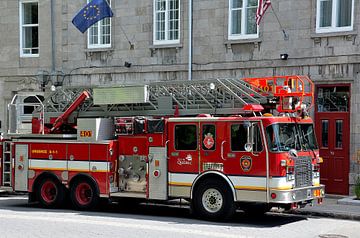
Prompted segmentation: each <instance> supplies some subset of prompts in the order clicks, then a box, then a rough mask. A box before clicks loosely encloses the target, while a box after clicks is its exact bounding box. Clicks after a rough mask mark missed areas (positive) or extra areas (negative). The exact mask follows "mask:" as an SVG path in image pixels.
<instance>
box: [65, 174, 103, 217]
mask: <svg viewBox="0 0 360 238" xmlns="http://www.w3.org/2000/svg"><path fill="white" fill-rule="evenodd" d="M70 197H71V201H72V204H73V205H74V207H75V208H76V209H78V210H86V209H92V208H94V207H95V206H96V205H97V204H98V202H99V193H98V191H97V189H96V187H95V185H94V183H93V182H90V181H89V179H79V180H77V181H75V182H74V184H73V185H72V186H71V190H70Z"/></svg>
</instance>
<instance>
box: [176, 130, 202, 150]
mask: <svg viewBox="0 0 360 238" xmlns="http://www.w3.org/2000/svg"><path fill="white" fill-rule="evenodd" d="M197 144H198V142H197V127H196V125H176V126H175V149H176V150H196V149H197Z"/></svg>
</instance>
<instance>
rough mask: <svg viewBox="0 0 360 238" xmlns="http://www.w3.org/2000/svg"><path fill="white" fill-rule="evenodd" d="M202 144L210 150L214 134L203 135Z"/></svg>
mask: <svg viewBox="0 0 360 238" xmlns="http://www.w3.org/2000/svg"><path fill="white" fill-rule="evenodd" d="M203 143H204V146H205V148H206V149H208V150H210V149H211V148H213V146H214V143H215V141H214V136H213V135H212V134H210V133H208V134H206V135H205V138H204V140H203Z"/></svg>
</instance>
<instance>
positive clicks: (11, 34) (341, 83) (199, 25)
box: [0, 0, 360, 194]
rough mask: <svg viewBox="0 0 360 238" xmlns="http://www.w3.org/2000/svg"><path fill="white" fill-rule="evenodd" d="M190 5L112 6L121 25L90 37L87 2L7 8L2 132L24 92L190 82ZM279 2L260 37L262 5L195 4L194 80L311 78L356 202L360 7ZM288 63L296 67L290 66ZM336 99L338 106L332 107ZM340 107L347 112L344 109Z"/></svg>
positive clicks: (133, 1) (185, 0) (24, 2)
mask: <svg viewBox="0 0 360 238" xmlns="http://www.w3.org/2000/svg"><path fill="white" fill-rule="evenodd" d="M189 1H190V0H110V5H111V8H112V10H113V12H114V17H113V18H111V20H107V21H106V22H103V23H99V24H102V25H99V24H97V27H98V28H93V29H90V30H89V31H88V32H86V33H85V34H82V33H80V32H79V31H78V30H77V29H76V28H75V27H74V26H73V24H72V23H71V20H72V18H73V17H74V16H75V15H76V13H77V12H78V11H79V10H80V9H81V8H82V7H83V6H84V5H85V4H86V0H79V1H68V0H62V1H60V0H2V1H0V32H1V34H0V42H1V44H0V53H1V57H0V121H1V122H2V123H1V130H2V131H3V132H4V133H6V131H7V129H8V128H7V120H8V115H7V104H8V103H9V102H10V101H11V99H12V97H13V96H14V95H15V94H16V93H18V92H38V93H39V94H41V92H42V87H43V86H44V85H45V86H49V85H51V84H53V85H54V84H55V85H58V84H63V85H71V86H80V85H122V84H138V83H146V82H148V81H161V80H163V81H167V80H188V79H189V72H188V70H189V52H190V51H189V43H190V40H189V32H190V31H189V19H190V18H189ZM271 2H272V8H269V9H268V11H267V13H266V14H265V16H264V18H263V19H262V22H261V24H260V26H259V28H256V25H254V21H255V20H254V16H255V11H256V6H257V0H255V1H253V0H220V1H219V0H192V41H191V43H192V54H191V56H192V64H191V66H192V80H198V79H208V78H219V77H220V78H224V77H227V78H241V77H258V76H273V75H293V74H299V75H308V76H310V77H311V79H312V80H313V81H314V82H315V84H316V85H318V88H317V90H318V94H317V95H318V98H320V99H319V100H320V101H318V102H319V103H320V104H322V106H324V107H321V108H319V107H318V108H317V110H316V111H315V112H314V115H315V118H317V119H318V120H321V122H317V123H318V124H317V125H319V126H320V125H321V126H325V127H326V126H327V127H326V128H327V129H326V128H325V129H326V130H325V129H324V128H322V129H321V130H319V131H320V132H319V133H318V139H319V137H321V143H323V144H325V145H324V146H325V147H324V148H325V149H324V151H325V152H326V148H327V143H328V141H326V139H325V137H326V136H328V139H327V140H332V138H333V137H334V138H335V142H334V143H333V144H334V145H335V144H336V145H335V146H334V148H335V153H336V149H339V148H340V147H342V146H343V144H342V143H344V144H347V145H349V148H348V149H347V151H345V152H344V153H343V155H344V156H345V157H346V158H345V161H346V162H344V161H342V160H339V161H338V163H337V164H336V163H335V162H334V164H333V165H332V166H330V165H329V166H330V167H331V168H330V169H329V171H328V172H329V173H333V174H338V171H337V169H339V168H340V167H338V165H341V164H343V165H344V166H345V167H344V168H343V169H342V170H343V171H345V172H346V176H345V177H346V178H345V177H343V178H342V179H343V182H344V183H345V186H346V187H347V189H344V190H342V191H336V189H335V190H334V193H342V194H347V193H349V192H350V193H351V189H352V185H353V184H354V178H355V177H356V175H357V174H359V173H360V166H359V163H360V142H359V141H360V120H359V119H360V115H359V112H360V85H359V84H360V83H359V80H360V76H359V72H360V47H359V45H360V39H359V37H358V35H359V28H360V3H359V1H357V0H346V1H341V2H342V3H340V1H339V0H333V1H330V0H272V1H271ZM254 7H255V8H254ZM254 9H255V10H254ZM279 23H280V24H279ZM282 29H284V31H285V34H284V32H282ZM90 32H91V33H90ZM89 34H91V36H89ZM91 37H92V38H91ZM89 38H91V39H89ZM281 54H286V55H287V56H288V58H287V60H282V59H280V55H281ZM125 62H127V63H130V64H131V65H130V64H127V65H126V66H127V67H126V66H125ZM129 66H130V67H129ZM324 98H325V99H324ZM326 98H329V99H328V100H327V99H326ZM331 99H332V101H336V102H334V103H333V104H334V105H332V104H331V103H330V104H331V105H330V104H329V102H328V103H324V100H325V101H326V100H327V101H331ZM321 100H322V101H321ZM341 100H344V101H345V102H344V103H342V102H341ZM346 100H348V101H349V105H347V101H346ZM339 105H343V106H344V105H345V109H344V108H342V109H337V108H338V106H339ZM324 108H326V109H324ZM334 108H335V109H334ZM337 110H339V111H340V112H342V113H345V114H346V115H345V119H344V121H343V123H344V124H339V123H338V122H339V120H337V122H335V124H336V125H335V127H336V128H335V127H334V128H335V129H334V128H333V129H331V128H330V127H329V125H327V124H326V123H330V122H331V120H332V119H334V116H332V115H336V111H337ZM320 112H328V113H329V115H327V114H326V113H325V114H324V115H322V114H321V113H320ZM319 113H320V114H319ZM331 113H333V114H331ZM324 116H325V117H324ZM326 116H329V119H326ZM346 116H349V119H347V118H346ZM324 118H325V119H324ZM335 119H336V118H335ZM341 120H342V119H341ZM346 125H349V127H348V128H349V130H348V131H345V129H346V128H347V127H346ZM323 131H328V134H324V133H322V132H323ZM324 136H325V137H324ZM345 136H348V137H349V142H347V141H346V140H345V139H343V137H345ZM325 142H326V143H325ZM329 143H330V142H329ZM321 146H322V145H321ZM328 146H330V145H328ZM339 146H340V147H339ZM338 147H339V148H338ZM325 152H324V153H325ZM330 152H332V151H330ZM332 153H334V152H332ZM343 155H341V156H343ZM329 156H330V157H331V155H329ZM339 156H340V155H339ZM341 156H340V157H341ZM324 157H325V156H324ZM339 176H341V175H339ZM333 179H335V180H336V178H333ZM348 188H350V191H349V190H348Z"/></svg>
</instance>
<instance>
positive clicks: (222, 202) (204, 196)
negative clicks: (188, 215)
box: [192, 179, 235, 220]
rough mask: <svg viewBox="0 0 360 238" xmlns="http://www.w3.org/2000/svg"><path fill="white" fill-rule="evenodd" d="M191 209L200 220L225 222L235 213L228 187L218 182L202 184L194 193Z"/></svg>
mask: <svg viewBox="0 0 360 238" xmlns="http://www.w3.org/2000/svg"><path fill="white" fill-rule="evenodd" d="M193 196H194V199H193V202H192V208H193V210H194V211H195V213H196V214H197V215H198V216H199V217H200V218H205V219H208V220H226V219H229V218H230V217H231V216H232V215H233V214H234V212H235V203H234V198H233V195H232V192H231V190H230V189H229V186H227V185H226V184H225V183H224V182H221V181H218V180H213V179H212V180H209V181H205V182H202V183H201V184H200V185H199V186H198V188H197V189H196V191H195V193H194V195H193Z"/></svg>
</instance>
